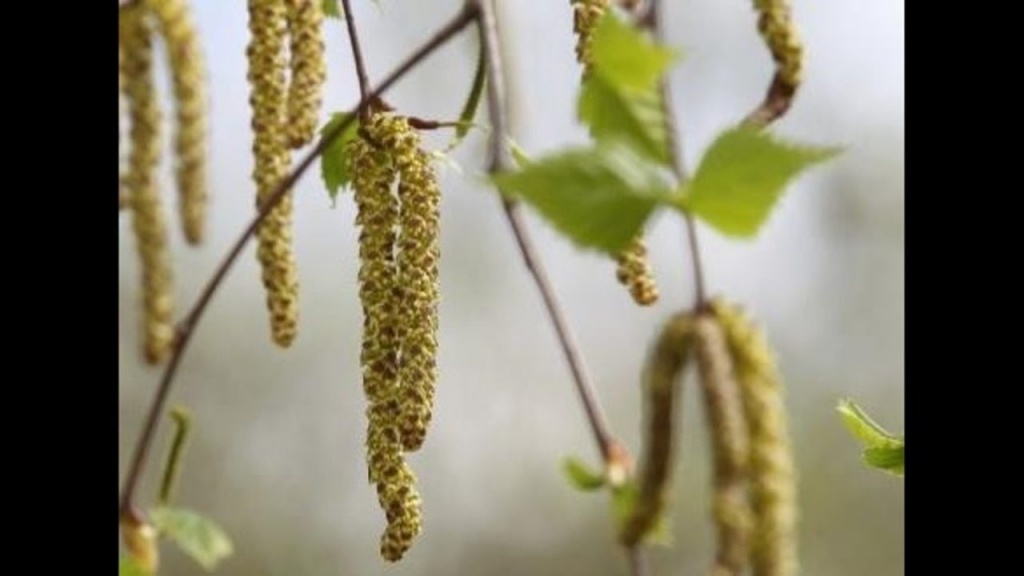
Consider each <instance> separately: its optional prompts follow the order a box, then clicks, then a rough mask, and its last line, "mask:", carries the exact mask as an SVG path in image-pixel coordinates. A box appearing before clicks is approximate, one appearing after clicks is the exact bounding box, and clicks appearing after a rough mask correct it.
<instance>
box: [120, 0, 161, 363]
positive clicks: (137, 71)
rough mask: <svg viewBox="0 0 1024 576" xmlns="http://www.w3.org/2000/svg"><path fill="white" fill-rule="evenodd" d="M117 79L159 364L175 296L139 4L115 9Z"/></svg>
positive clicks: (150, 346)
mask: <svg viewBox="0 0 1024 576" xmlns="http://www.w3.org/2000/svg"><path fill="white" fill-rule="evenodd" d="M118 15H119V19H118V21H119V26H118V33H119V36H118V38H119V44H120V48H121V52H122V55H123V56H122V58H121V70H120V72H121V78H122V80H123V90H124V95H125V100H126V101H127V104H128V119H129V122H130V125H131V128H130V131H129V140H130V144H131V150H130V152H129V155H128V169H127V173H126V174H125V179H124V185H125V188H126V189H127V190H128V204H129V207H130V209H131V212H132V228H133V231H134V233H135V242H136V246H137V249H138V252H139V260H140V262H141V268H142V302H143V356H144V357H145V359H146V361H147V362H149V363H151V364H156V363H159V362H161V361H162V360H163V359H164V358H165V357H166V356H167V353H168V352H169V351H170V348H171V343H172V340H173V338H174V327H173V325H172V323H171V320H172V314H173V307H174V298H173V286H172V274H171V257H170V253H169V251H168V247H167V223H166V221H165V216H164V213H163V206H162V204H161V202H160V196H159V193H158V190H157V185H156V175H155V170H156V167H157V165H158V164H159V160H160V108H159V104H158V102H157V99H156V90H155V87H154V84H153V44H152V29H151V27H150V24H149V22H148V21H147V20H146V12H145V8H144V7H143V6H141V5H131V6H126V7H124V8H122V9H120V10H119V11H118Z"/></svg>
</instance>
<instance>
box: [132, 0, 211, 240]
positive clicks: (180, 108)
mask: <svg viewBox="0 0 1024 576" xmlns="http://www.w3.org/2000/svg"><path fill="white" fill-rule="evenodd" d="M145 4H146V6H147V7H148V8H149V10H150V11H151V12H152V14H153V16H154V19H155V21H156V25H157V30H158V31H159V32H160V34H161V36H163V39H164V43H165V44H166V45H167V54H168V56H169V59H170V69H171V86H172V91H173V93H174V104H175V112H176V115H177V128H176V132H175V135H174V150H175V154H176V156H177V166H176V177H177V184H178V197H179V198H178V207H179V212H180V213H181V222H182V228H183V229H184V232H185V239H186V240H188V242H189V243H190V244H198V243H200V242H201V241H202V239H203V234H204V226H205V219H206V201H207V200H206V198H207V190H206V123H207V116H206V115H207V109H206V79H205V77H204V72H203V55H202V51H201V50H200V47H199V38H198V35H197V34H196V29H195V26H194V24H193V22H192V16H191V14H190V13H189V8H188V4H187V3H186V2H185V0H146V2H145Z"/></svg>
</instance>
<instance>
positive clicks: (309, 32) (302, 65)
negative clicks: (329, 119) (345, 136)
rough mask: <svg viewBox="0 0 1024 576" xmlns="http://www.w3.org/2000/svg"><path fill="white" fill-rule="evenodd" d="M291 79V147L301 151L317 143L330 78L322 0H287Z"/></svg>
mask: <svg viewBox="0 0 1024 576" xmlns="http://www.w3.org/2000/svg"><path fill="white" fill-rule="evenodd" d="M285 4H286V6H287V8H288V12H287V14H288V35H289V43H290V44H289V46H290V53H291V61H290V68H291V79H290V81H289V85H288V105H287V108H288V119H287V124H286V129H285V134H286V137H287V140H288V145H289V146H290V147H292V148H301V147H302V146H305V145H306V144H309V143H310V142H311V141H312V140H313V135H314V134H315V133H316V127H317V123H318V121H319V114H320V101H321V92H322V91H323V85H324V81H325V79H326V64H325V62H324V41H323V33H322V26H323V19H324V14H323V7H322V4H321V0H285Z"/></svg>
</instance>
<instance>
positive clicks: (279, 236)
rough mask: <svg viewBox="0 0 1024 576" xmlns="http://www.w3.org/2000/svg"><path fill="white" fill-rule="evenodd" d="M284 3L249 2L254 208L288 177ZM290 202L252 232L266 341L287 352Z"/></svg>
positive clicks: (295, 287)
mask: <svg viewBox="0 0 1024 576" xmlns="http://www.w3.org/2000/svg"><path fill="white" fill-rule="evenodd" d="M285 12H286V10H285V5H284V0H249V30H250V33H251V34H252V38H251V40H250V42H249V47H248V50H247V56H248V59H249V73H248V78H249V84H250V86H251V92H250V96H249V104H250V106H251V107H252V128H253V132H254V139H253V155H254V167H253V179H254V180H255V181H256V189H257V206H260V205H262V204H263V202H265V201H267V200H268V199H269V198H270V195H271V194H272V192H273V191H274V188H275V186H277V184H278V183H279V182H280V181H281V180H282V179H283V178H284V177H285V176H286V175H287V173H288V168H289V163H290V160H291V159H290V153H289V150H288V147H287V145H286V141H285V130H284V126H285V118H286V100H287V98H286V93H287V86H286V84H287V83H286V81H285V80H286V79H285V53H284V52H285V50H284V49H285V35H286V32H287V18H286V14H285ZM291 227H292V197H291V191H288V192H287V193H286V195H285V197H284V198H282V199H281V201H280V202H278V204H277V206H276V207H275V208H274V209H273V210H272V211H271V212H270V214H269V215H267V217H266V219H264V220H263V223H262V224H261V225H260V227H259V230H258V231H257V236H258V241H259V242H258V246H257V249H256V256H257V258H258V259H259V262H260V265H261V267H262V277H263V285H264V287H265V288H266V290H267V307H268V309H269V312H270V329H271V336H272V338H273V340H274V342H275V343H277V344H278V345H279V346H282V347H288V346H290V345H291V343H292V341H293V340H294V339H295V336H296V334H297V332H298V320H299V304H298V295H299V282H298V274H297V270H296V264H295V257H294V255H293V253H292V230H291Z"/></svg>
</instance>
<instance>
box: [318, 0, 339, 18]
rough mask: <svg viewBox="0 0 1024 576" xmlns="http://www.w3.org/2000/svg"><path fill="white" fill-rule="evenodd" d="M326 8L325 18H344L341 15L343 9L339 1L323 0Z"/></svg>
mask: <svg viewBox="0 0 1024 576" xmlns="http://www.w3.org/2000/svg"><path fill="white" fill-rule="evenodd" d="M322 2H323V7H324V16H327V17H329V18H342V17H343V16H344V15H343V14H342V13H341V7H340V5H339V2H338V0H322Z"/></svg>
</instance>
